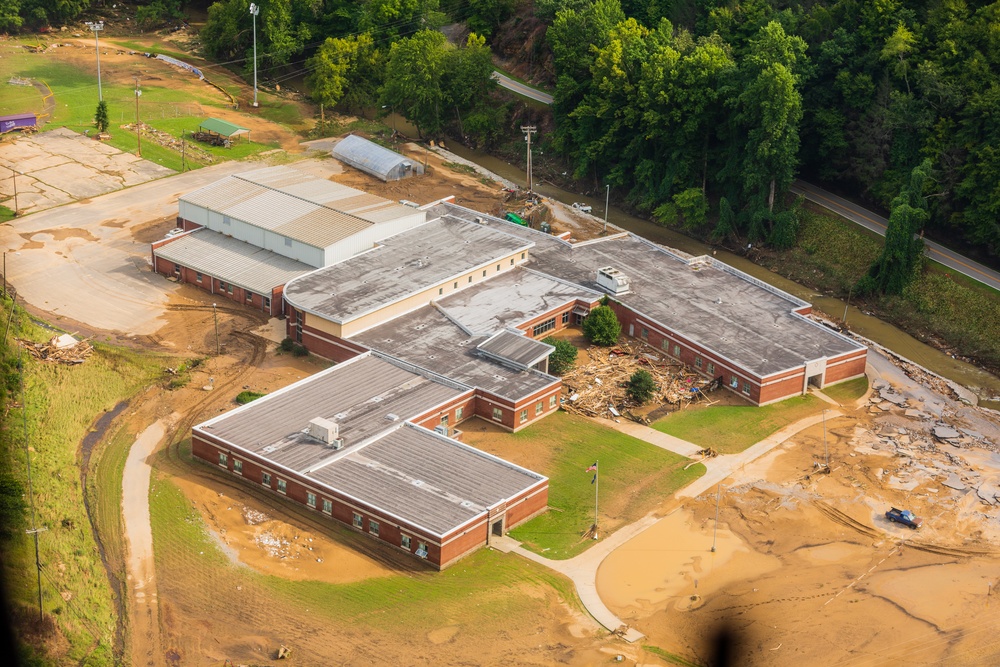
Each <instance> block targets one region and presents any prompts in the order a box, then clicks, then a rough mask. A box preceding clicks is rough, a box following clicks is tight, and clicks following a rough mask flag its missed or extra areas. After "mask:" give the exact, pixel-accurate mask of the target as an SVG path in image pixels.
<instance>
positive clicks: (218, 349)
mask: <svg viewBox="0 0 1000 667" xmlns="http://www.w3.org/2000/svg"><path fill="white" fill-rule="evenodd" d="M212 317H213V318H214V319H215V356H219V355H220V354H222V346H221V345H219V311H218V310H217V309H216V308H215V304H214V303H213V304H212Z"/></svg>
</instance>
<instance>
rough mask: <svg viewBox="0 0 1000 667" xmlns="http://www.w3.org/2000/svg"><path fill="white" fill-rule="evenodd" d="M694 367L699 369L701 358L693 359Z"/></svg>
mask: <svg viewBox="0 0 1000 667" xmlns="http://www.w3.org/2000/svg"><path fill="white" fill-rule="evenodd" d="M694 365H695V366H696V367H698V368H701V357H695V358H694Z"/></svg>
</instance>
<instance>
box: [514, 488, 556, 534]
mask: <svg viewBox="0 0 1000 667" xmlns="http://www.w3.org/2000/svg"><path fill="white" fill-rule="evenodd" d="M548 504H549V483H548V481H546V482H545V484H544V486H543V487H541V488H537V487H536V488H533V489H528V490H527V491H525V492H524V493H522V494H521V495H519V496H516V497H515V498H514V499H513V500H511V501H510V502H509V503H507V518H506V528H507V530H510V529H511V528H513V527H514V526H517V525H519V524H521V523H524V522H525V521H527V520H528V519H530V518H531V517H533V516H535V515H536V514H538V513H539V512H541V511H543V510H544V509H545V508H546V506H548Z"/></svg>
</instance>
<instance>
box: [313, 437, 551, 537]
mask: <svg viewBox="0 0 1000 667" xmlns="http://www.w3.org/2000/svg"><path fill="white" fill-rule="evenodd" d="M313 477H314V478H315V479H316V480H317V481H319V482H322V483H323V484H326V485H327V486H330V487H332V488H335V489H337V490H339V491H342V492H344V493H347V494H348V495H351V496H354V497H355V498H358V499H359V500H363V501H364V502H366V503H368V504H374V505H376V506H377V507H378V508H379V509H380V510H382V511H384V512H387V513H389V514H391V515H393V516H396V517H399V518H401V519H403V520H404V521H408V522H410V523H413V524H416V525H418V526H421V527H423V528H426V529H428V530H430V531H432V532H434V533H437V534H438V535H444V534H446V533H448V532H450V531H452V530H454V529H455V528H458V527H459V526H461V525H462V524H464V523H466V522H467V521H469V520H471V519H474V518H475V517H476V516H478V515H481V514H483V513H484V512H485V511H486V510H488V509H489V508H490V507H492V506H494V505H496V504H498V503H500V502H503V501H505V500H507V499H509V498H512V497H514V496H516V495H518V494H519V493H521V492H523V491H526V490H527V489H529V488H531V487H532V486H534V485H535V484H538V483H539V482H540V481H543V480H544V479H545V478H544V477H543V476H542V475H539V474H536V473H533V472H531V471H529V470H526V469H524V468H520V467H518V466H515V465H514V464H512V463H508V462H506V461H504V460H502V459H498V458H496V457H493V456H490V455H488V454H486V453H484V452H481V451H479V450H476V449H473V448H472V447H468V446H465V445H462V444H460V443H458V442H456V441H454V440H451V439H449V438H445V437H444V436H441V435H439V434H437V433H434V432H433V431H428V430H427V429H424V428H420V427H419V426H414V425H413V424H404V425H403V426H402V427H400V428H398V429H396V430H395V431H393V432H392V433H390V434H389V435H386V436H385V437H382V438H379V439H378V440H377V441H375V442H373V443H372V444H370V445H368V446H367V447H362V448H361V449H358V450H356V451H352V452H351V453H349V454H348V455H347V456H345V457H344V458H342V459H338V460H337V461H336V462H335V463H333V464H331V465H328V466H325V467H323V468H321V469H319V470H317V471H316V472H315V473H314V474H313Z"/></svg>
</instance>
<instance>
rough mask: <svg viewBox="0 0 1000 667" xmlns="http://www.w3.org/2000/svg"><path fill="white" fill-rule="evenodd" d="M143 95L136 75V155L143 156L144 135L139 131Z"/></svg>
mask: <svg viewBox="0 0 1000 667" xmlns="http://www.w3.org/2000/svg"><path fill="white" fill-rule="evenodd" d="M141 96H142V91H141V90H139V77H135V140H136V149H135V155H136V157H142V135H141V133H140V132H139V98H140V97H141Z"/></svg>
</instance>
